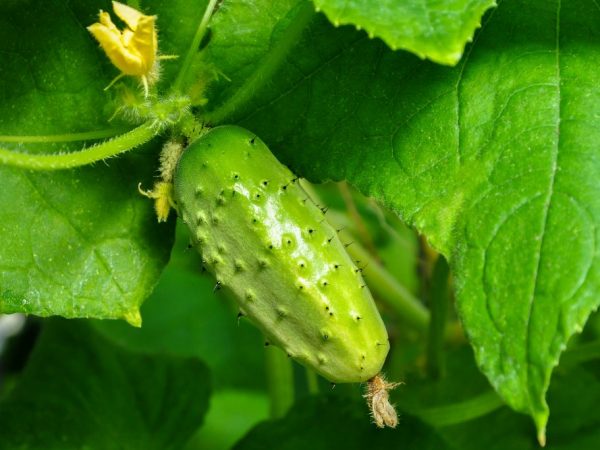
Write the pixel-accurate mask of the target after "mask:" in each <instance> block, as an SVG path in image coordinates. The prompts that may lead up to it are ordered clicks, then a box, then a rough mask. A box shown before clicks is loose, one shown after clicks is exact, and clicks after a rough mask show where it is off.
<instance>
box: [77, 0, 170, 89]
mask: <svg viewBox="0 0 600 450" xmlns="http://www.w3.org/2000/svg"><path fill="white" fill-rule="evenodd" d="M112 4H113V10H114V12H115V14H116V15H117V17H119V18H120V19H121V20H123V22H125V24H126V25H127V28H125V29H124V30H122V31H121V30H119V29H118V28H117V27H116V26H115V24H114V23H113V22H112V20H111V18H110V15H109V14H108V13H107V12H104V11H102V10H100V17H99V22H97V23H94V24H92V25H90V26H89V27H87V29H88V30H89V32H90V33H92V35H93V36H94V37H95V38H96V40H97V41H98V42H99V43H100V46H101V47H102V50H104V53H106V56H108V58H109V59H110V61H111V62H112V63H113V64H114V65H115V66H116V67H117V68H118V69H119V70H120V71H121V74H120V75H119V76H118V77H117V78H116V79H115V80H113V81H112V82H111V84H110V85H109V86H111V85H112V84H113V83H114V82H115V81H117V80H118V79H119V78H121V77H122V76H125V75H132V76H137V77H140V79H141V81H142V84H143V85H144V91H145V92H146V96H147V95H148V85H149V84H152V83H154V82H155V81H156V78H157V74H158V70H157V66H156V62H157V59H158V58H157V51H158V48H157V47H158V44H157V38H156V26H155V22H156V16H146V15H144V14H142V13H141V12H139V11H138V10H136V9H134V8H132V7H130V6H127V5H124V4H122V3H119V2H112Z"/></svg>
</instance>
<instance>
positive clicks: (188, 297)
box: [94, 226, 265, 389]
mask: <svg viewBox="0 0 600 450" xmlns="http://www.w3.org/2000/svg"><path fill="white" fill-rule="evenodd" d="M177 236H178V238H177V241H176V244H175V247H174V248H173V256H172V258H171V261H170V262H169V264H168V265H167V267H166V268H165V270H164V272H163V274H162V275H161V277H160V280H159V283H158V285H157V286H156V289H155V290H154V292H153V293H152V295H150V297H148V299H147V300H146V302H145V303H144V304H143V306H142V308H141V314H142V321H143V324H144V325H143V326H142V327H141V328H133V327H130V326H127V324H125V323H123V322H117V321H108V320H103V321H95V322H94V326H95V327H96V329H97V330H99V331H100V332H101V333H102V334H103V335H104V336H105V337H106V338H107V339H110V340H111V341H113V342H116V343H118V344H119V345H121V346H123V347H125V348H128V349H131V350H133V351H139V352H153V353H164V354H168V355H176V356H183V357H197V358H200V359H202V361H204V362H205V363H206V365H207V366H208V367H209V368H210V369H211V373H212V374H213V379H214V383H213V384H214V387H215V389H223V388H232V387H235V388H243V389H264V388H265V370H264V364H265V362H264V348H263V342H264V340H263V338H262V336H261V334H260V332H259V331H258V330H257V329H256V328H255V327H254V326H253V325H252V324H251V323H250V322H249V321H248V320H246V319H237V318H236V316H237V310H236V309H234V305H233V304H232V302H230V301H228V300H229V299H227V298H226V297H225V296H224V295H223V291H217V292H214V286H215V280H214V278H213V277H212V276H209V275H206V274H205V275H204V276H200V272H201V267H202V261H201V258H200V256H199V255H198V254H197V253H196V252H195V251H194V250H189V249H188V250H187V251H186V250H185V249H186V247H187V245H188V242H189V234H188V233H187V230H185V229H184V226H182V227H180V228H178V233H177Z"/></svg>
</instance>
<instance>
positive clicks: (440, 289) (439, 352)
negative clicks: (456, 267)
mask: <svg viewBox="0 0 600 450" xmlns="http://www.w3.org/2000/svg"><path fill="white" fill-rule="evenodd" d="M449 274H450V269H449V268H448V263H447V262H446V260H445V259H444V257H443V256H442V255H439V256H438V258H437V260H436V262H435V266H434V267H433V274H432V276H431V282H430V286H431V289H430V308H429V310H430V314H431V319H430V321H429V333H428V339H427V372H428V373H429V375H430V376H431V377H432V378H439V377H440V376H441V375H442V374H443V371H444V336H445V333H446V323H447V319H448V303H449V290H448V276H449Z"/></svg>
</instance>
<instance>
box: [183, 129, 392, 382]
mask: <svg viewBox="0 0 600 450" xmlns="http://www.w3.org/2000/svg"><path fill="white" fill-rule="evenodd" d="M297 180H298V179H297V178H296V177H295V176H294V175H293V174H292V173H291V172H290V171H289V170H288V169H287V167H285V166H284V165H282V164H281V163H280V162H279V161H278V160H277V159H276V158H275V156H273V154H272V153H271V152H270V150H269V149H268V148H267V146H266V145H265V144H264V143H263V142H262V141H261V140H260V139H259V138H258V137H256V136H255V135H254V134H252V133H250V132H249V131H247V130H245V129H243V128H240V127H236V126H221V127H217V128H213V129H212V130H210V131H208V132H207V133H206V134H205V135H203V136H202V137H201V138H199V139H198V140H196V141H195V142H194V143H192V144H191V145H190V147H189V148H188V149H186V150H185V152H184V153H183V155H182V157H181V159H180V160H179V163H178V165H177V169H176V172H175V178H174V185H175V186H174V193H175V201H176V202H177V207H178V210H179V214H180V215H181V217H183V220H184V222H185V223H186V224H187V226H188V227H189V230H190V232H191V234H192V240H193V243H194V245H195V247H196V248H197V249H198V251H199V252H200V253H201V255H202V257H203V261H204V264H205V266H206V268H207V270H208V271H210V272H211V273H212V274H214V276H215V278H216V280H217V285H218V286H219V287H222V288H223V289H228V290H230V291H231V292H232V293H233V295H234V297H235V298H236V299H237V302H238V303H239V307H240V312H241V313H242V314H243V315H245V316H248V317H249V318H250V319H251V320H252V321H253V322H254V323H255V324H256V325H257V326H258V328H260V330H261V331H262V332H263V333H264V334H265V335H266V337H267V339H268V340H269V342H270V343H272V344H274V345H277V346H279V347H281V348H282V349H283V350H284V351H285V352H287V354H288V355H289V356H290V357H292V358H294V359H295V360H297V361H298V362H300V363H301V364H304V365H306V366H308V367H310V368H312V369H314V370H315V371H316V372H318V373H319V374H321V375H322V376H323V377H325V378H327V379H328V380H330V381H332V382H335V383H352V382H364V381H367V380H369V379H371V378H373V377H374V376H376V375H377V374H378V373H379V371H380V370H381V367H382V365H383V363H384V361H385V358H386V356H387V353H388V350H389V342H388V336H387V332H386V329H385V326H384V324H383V321H382V319H381V317H380V315H379V312H378V311H377V308H376V306H375V303H374V302H373V298H372V296H371V293H370V292H369V289H368V288H367V287H366V285H365V282H364V280H363V278H362V275H361V271H360V270H359V269H358V268H357V267H356V265H355V264H354V262H353V261H352V260H351V258H350V257H349V256H348V254H347V253H346V251H345V248H344V245H343V244H342V243H341V242H340V240H339V238H338V236H337V232H336V230H334V229H333V228H332V227H331V226H330V225H329V224H328V223H327V221H326V220H325V216H324V214H323V211H321V210H320V209H319V208H318V207H317V206H316V205H315V204H314V203H312V201H311V200H310V199H309V198H308V195H307V194H306V193H305V192H304V190H303V189H302V188H301V187H300V186H299V183H298V181H297Z"/></svg>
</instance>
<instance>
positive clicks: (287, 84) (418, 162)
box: [214, 0, 600, 438]
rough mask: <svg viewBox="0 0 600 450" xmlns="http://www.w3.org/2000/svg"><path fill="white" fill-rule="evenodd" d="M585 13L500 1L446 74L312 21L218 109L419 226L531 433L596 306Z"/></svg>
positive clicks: (592, 16)
mask: <svg viewBox="0 0 600 450" xmlns="http://www.w3.org/2000/svg"><path fill="white" fill-rule="evenodd" d="M598 22H600V11H599V9H598V7H597V5H596V4H595V2H593V1H591V0H588V1H583V2H578V3H577V4H573V3H568V4H562V5H561V4H560V2H558V1H553V2H548V1H541V0H540V1H534V2H528V3H527V4H522V3H521V2H516V1H512V0H505V1H503V2H502V3H501V4H500V6H499V7H498V8H497V9H496V10H494V11H492V13H490V15H489V16H488V17H487V20H486V22H485V24H484V27H483V29H482V30H481V31H480V32H479V33H478V34H477V36H476V38H475V42H474V44H473V45H472V46H471V47H470V48H469V50H468V51H467V54H466V55H465V58H464V60H463V61H462V63H461V64H460V65H459V66H458V67H456V68H454V69H450V68H444V67H439V66H435V65H432V64H430V63H427V62H422V61H418V60H417V59H416V58H414V57H411V56H409V55H401V54H396V53H392V52H390V51H389V50H387V49H386V48H385V47H384V46H383V45H381V44H379V43H377V42H372V41H368V40H365V39H364V38H363V37H362V35H361V34H359V33H356V32H355V31H353V30H350V29H348V28H344V29H337V30H336V29H333V28H331V27H330V26H328V25H327V24H325V23H324V22H323V20H322V19H316V20H315V21H314V23H313V25H312V27H311V28H310V30H308V31H307V33H306V34H305V39H304V41H303V42H301V43H300V44H299V45H297V46H296V47H295V49H294V50H293V52H292V54H290V55H289V56H288V58H287V60H286V62H285V63H284V64H283V66H282V69H281V70H280V71H279V72H278V74H277V78H276V79H275V80H272V82H270V83H269V84H268V85H265V86H264V87H263V88H262V89H260V90H257V91H256V95H255V96H254V98H253V100H252V101H251V102H248V103H247V104H245V105H239V107H238V108H237V109H236V110H235V112H234V113H233V114H231V115H230V117H229V119H228V120H229V121H237V122H238V123H240V124H241V125H243V126H245V127H247V128H249V129H251V130H252V131H254V132H256V133H257V134H258V135H259V136H261V138H262V139H264V140H265V141H266V142H267V143H268V144H269V145H270V146H271V148H272V149H273V150H275V151H276V152H277V154H278V156H279V157H280V158H281V160H282V161H283V162H285V163H286V164H288V165H290V166H291V167H292V169H293V170H295V171H296V173H298V174H300V175H302V176H307V177H308V178H309V179H311V180H315V181H318V180H326V179H336V180H339V179H347V180H349V181H350V182H351V183H352V184H354V185H355V186H357V187H358V188H359V189H360V190H361V191H362V192H363V193H365V194H366V195H368V196H373V197H376V198H377V199H379V200H380V201H383V202H384V203H385V204H386V205H387V206H390V207H392V208H393V209H394V210H395V211H396V212H398V213H399V214H400V216H401V217H402V218H403V219H404V220H405V221H406V222H407V223H409V224H411V225H413V226H415V227H416V228H417V229H418V230H419V231H420V232H422V233H424V234H425V235H426V236H427V237H428V239H429V241H430V242H431V244H432V245H433V246H434V247H435V248H437V249H438V250H440V251H441V252H442V253H443V254H444V255H445V256H446V257H447V258H448V259H449V261H450V264H451V268H452V272H453V274H454V275H455V282H456V290H457V302H458V308H459V311H460V314H461V317H462V320H463V322H464V325H465V327H466V331H467V333H468V335H469V339H470V341H471V343H472V345H473V348H474V349H475V352H476V356H477V360H478V363H479V364H480V366H481V368H482V369H483V371H484V372H485V374H486V375H487V376H488V378H489V379H490V381H491V383H492V384H493V386H494V387H495V389H496V390H498V392H499V393H500V394H501V396H502V397H503V398H504V399H505V400H506V401H507V402H508V403H509V404H510V405H511V406H512V407H513V408H515V409H516V410H518V411H522V412H527V413H529V414H530V415H531V416H532V417H533V418H534V420H535V422H536V424H537V426H538V429H539V431H540V438H541V437H542V435H543V429H544V426H545V423H546V420H547V417H548V408H547V405H546V402H545V400H544V393H545V391H546V390H547V388H548V385H549V381H550V374H551V371H552V368H553V367H554V366H555V365H556V364H557V361H558V357H559V354H560V352H561V351H562V349H563V348H564V346H565V345H566V342H567V341H568V339H569V338H570V336H572V335H573V333H575V332H577V331H579V330H581V329H582V327H583V324H584V323H585V321H586V318H587V317H588V315H589V314H590V313H591V311H593V310H594V309H596V308H597V307H598V304H599V299H598V296H597V295H595V294H594V293H596V292H598V289H599V285H600V264H599V260H598V258H599V256H598V252H597V251H596V243H597V242H598V240H599V239H600V235H599V230H598V227H597V226H596V224H597V223H598V222H599V221H600V217H599V216H600V203H599V200H598V199H599V198H600V195H599V194H600V192H599V190H600V188H599V186H598V183H596V181H595V180H597V179H598V176H599V175H600V163H599V161H598V158H597V151H596V145H595V142H597V140H598V138H599V136H598V132H597V129H596V127H595V125H594V124H595V123H596V117H595V115H596V106H595V105H596V104H597V103H598V102H597V101H596V100H595V99H597V98H598V95H599V92H600V91H599V90H598V89H597V86H598V83H597V80H596V72H595V71H594V70H593V67H594V63H593V62H594V61H598V60H599V58H600V46H599V44H600V33H599V32H598V27H597V26H596V24H597V23H598ZM215 26H216V25H215ZM216 32H217V30H215V33H216ZM222 33H224V31H222ZM232 46H233V42H232ZM215 51H216V50H215ZM230 52H231V51H230ZM223 59H224V55H219V56H215V57H214V60H215V64H217V66H218V63H219V62H220V61H221V60H223ZM264 59H265V58H263V60H264ZM257 66H258V68H257V69H256V70H260V62H259V63H258V64H257ZM215 89H218V85H217V86H216V87H215Z"/></svg>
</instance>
